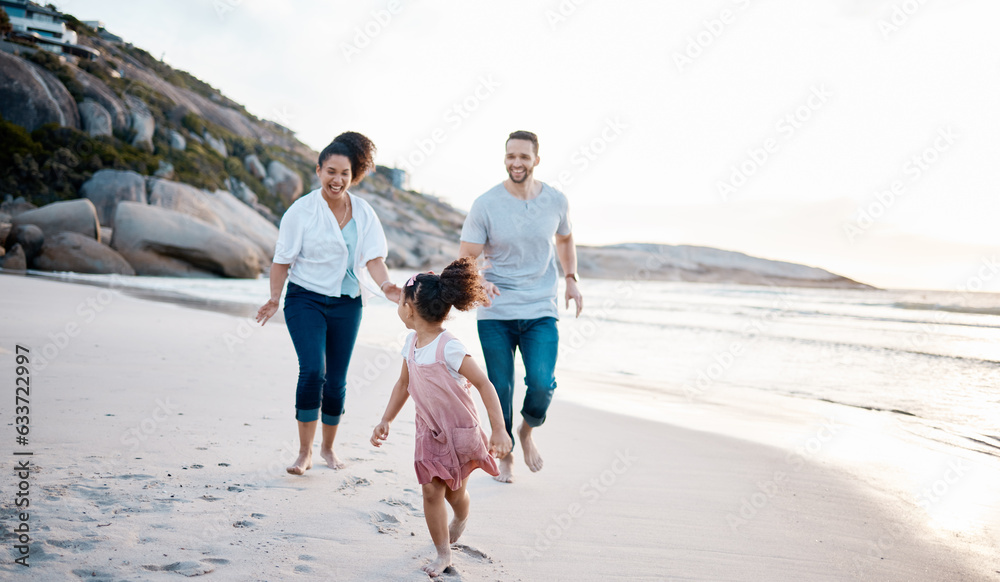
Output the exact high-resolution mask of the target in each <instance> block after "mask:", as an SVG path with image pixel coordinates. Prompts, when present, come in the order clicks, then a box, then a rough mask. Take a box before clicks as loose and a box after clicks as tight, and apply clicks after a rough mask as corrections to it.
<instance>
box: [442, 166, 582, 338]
mask: <svg viewBox="0 0 1000 582" xmlns="http://www.w3.org/2000/svg"><path fill="white" fill-rule="evenodd" d="M570 232H572V226H571V224H570V220H569V202H568V201H567V200H566V196H565V195H563V193H562V192H560V191H558V190H556V189H555V188H552V187H551V186H549V185H548V184H545V183H543V184H542V191H541V193H539V195H538V196H536V197H535V198H533V199H531V200H527V201H526V200H518V199H517V198H515V197H514V195H512V194H511V193H510V192H508V191H507V188H506V187H504V185H503V183H502V182H501V183H500V184H498V185H497V186H494V187H493V188H491V189H490V190H489V191H487V192H486V193H485V194H483V195H482V196H480V197H479V198H476V201H475V202H473V204H472V209H471V210H470V211H469V215H468V216H467V217H466V218H465V225H464V226H463V227H462V241H464V242H469V243H473V244H481V245H484V246H483V254H484V255H485V257H486V260H487V261H488V262H489V264H488V268H487V269H486V270H485V271H484V273H483V275H484V277H485V278H486V280H487V281H490V282H491V283H493V284H494V285H496V286H497V287H498V288H499V289H500V296H499V297H494V298H493V305H492V306H490V307H480V308H479V312H478V318H479V319H537V318H539V317H556V318H558V317H559V305H558V303H557V301H556V294H557V293H558V289H559V271H558V269H557V267H556V261H557V260H558V257H557V255H556V246H555V235H556V234H560V235H562V236H565V235H568V234H570Z"/></svg>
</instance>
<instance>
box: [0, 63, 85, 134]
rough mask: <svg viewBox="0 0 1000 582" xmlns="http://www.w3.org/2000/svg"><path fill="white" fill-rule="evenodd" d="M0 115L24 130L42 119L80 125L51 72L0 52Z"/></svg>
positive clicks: (70, 101)
mask: <svg viewBox="0 0 1000 582" xmlns="http://www.w3.org/2000/svg"><path fill="white" fill-rule="evenodd" d="M0 115H2V116H3V118H4V119H6V120H7V121H10V122H12V123H16V124H17V125H20V126H21V127H24V128H26V129H27V130H28V131H34V130H36V129H38V128H39V127H41V126H42V125H44V124H46V123H57V124H59V125H62V126H65V127H72V128H74V129H79V128H80V114H79V112H78V111H77V108H76V102H75V101H74V100H73V97H72V96H71V95H70V94H69V91H67V90H66V87H64V86H63V84H62V83H60V82H59V79H58V78H56V76H55V75H53V74H52V73H50V72H48V71H46V70H45V69H43V68H42V67H39V66H38V65H35V64H34V63H31V62H28V61H26V60H24V59H22V58H21V57H17V56H14V55H11V54H7V53H4V52H0Z"/></svg>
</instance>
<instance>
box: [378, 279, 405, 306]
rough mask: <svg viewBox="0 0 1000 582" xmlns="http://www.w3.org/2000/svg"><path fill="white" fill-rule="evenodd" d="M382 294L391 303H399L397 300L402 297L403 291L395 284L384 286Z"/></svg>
mask: <svg viewBox="0 0 1000 582" xmlns="http://www.w3.org/2000/svg"><path fill="white" fill-rule="evenodd" d="M382 292H383V293H385V298H386V299H388V300H389V301H392V302H393V303H399V298H400V297H402V296H403V289H402V287H400V286H399V285H396V284H395V283H391V284H389V285H385V286H384V287H383V288H382Z"/></svg>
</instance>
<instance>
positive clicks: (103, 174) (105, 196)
mask: <svg viewBox="0 0 1000 582" xmlns="http://www.w3.org/2000/svg"><path fill="white" fill-rule="evenodd" d="M80 196H81V197H83V198H86V199H88V200H90V201H91V202H93V203H94V207H95V208H96V209H97V219H98V221H99V222H100V224H101V225H103V226H112V227H113V226H114V220H115V208H117V207H118V203H119V202H121V201H122V200H130V201H134V202H142V203H143V204H145V203H146V179H145V178H143V177H142V176H141V175H140V174H138V173H137V172H133V171H131V170H100V171H99V172H97V173H96V174H94V175H93V176H91V178H90V179H89V180H87V181H86V182H84V183H83V186H81V187H80Z"/></svg>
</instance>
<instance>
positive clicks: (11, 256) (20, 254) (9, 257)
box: [0, 245, 28, 271]
mask: <svg viewBox="0 0 1000 582" xmlns="http://www.w3.org/2000/svg"><path fill="white" fill-rule="evenodd" d="M27 268H28V261H27V258H26V257H25V256H24V250H23V249H21V245H14V246H13V247H11V249H10V250H9V251H7V253H6V254H5V255H4V256H3V257H0V269H3V270H5V271H24V270H27Z"/></svg>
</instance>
